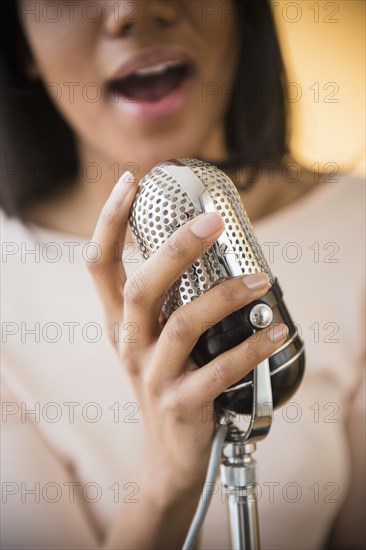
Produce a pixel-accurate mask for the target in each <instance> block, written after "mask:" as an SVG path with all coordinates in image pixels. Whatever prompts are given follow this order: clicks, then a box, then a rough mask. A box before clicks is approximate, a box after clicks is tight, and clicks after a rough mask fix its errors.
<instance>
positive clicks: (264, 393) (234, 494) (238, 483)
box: [219, 359, 273, 550]
mask: <svg viewBox="0 0 366 550" xmlns="http://www.w3.org/2000/svg"><path fill="white" fill-rule="evenodd" d="M233 417H234V413H232V412H231V411H223V412H222V415H221V417H220V419H219V422H220V423H221V424H227V426H228V431H227V435H226V439H225V442H224V444H223V450H222V459H223V461H222V464H221V466H220V472H221V479H222V483H223V485H224V488H225V493H226V494H227V495H228V506H229V521H230V533H231V548H232V549H233V550H259V549H260V538H259V520H258V509H257V484H258V470H257V461H256V460H254V458H253V457H252V454H253V453H254V451H255V450H256V442H257V441H259V440H261V439H263V438H264V437H266V435H267V434H268V432H269V430H270V427H271V424H272V420H273V400H272V387H271V379H270V371H269V360H268V359H266V360H265V361H262V363H260V364H259V365H258V366H257V367H256V368H255V369H254V371H253V408H252V415H251V419H250V425H249V428H248V429H247V431H246V432H245V433H244V432H242V431H241V430H239V429H238V428H237V427H236V426H235V425H234V423H233Z"/></svg>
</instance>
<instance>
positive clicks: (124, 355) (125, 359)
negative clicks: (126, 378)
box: [119, 346, 141, 378]
mask: <svg viewBox="0 0 366 550" xmlns="http://www.w3.org/2000/svg"><path fill="white" fill-rule="evenodd" d="M119 357H120V361H121V363H122V365H123V368H124V369H125V370H126V371H127V372H128V374H129V375H130V377H131V378H138V377H139V376H140V372H141V367H140V365H139V363H138V362H137V361H136V360H135V359H134V358H133V357H132V356H131V354H130V353H129V351H128V347H127V346H123V347H122V348H121V349H120V352H119Z"/></svg>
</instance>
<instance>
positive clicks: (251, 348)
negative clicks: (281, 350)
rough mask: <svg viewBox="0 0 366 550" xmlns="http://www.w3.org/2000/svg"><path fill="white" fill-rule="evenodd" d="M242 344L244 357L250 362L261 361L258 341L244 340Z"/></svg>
mask: <svg viewBox="0 0 366 550" xmlns="http://www.w3.org/2000/svg"><path fill="white" fill-rule="evenodd" d="M243 346H244V352H245V357H246V359H247V360H248V361H249V362H250V363H251V364H257V363H260V362H261V361H262V356H263V353H261V351H260V349H259V347H258V342H252V341H251V340H246V341H245V342H244V344H243Z"/></svg>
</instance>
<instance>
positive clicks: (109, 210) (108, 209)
mask: <svg viewBox="0 0 366 550" xmlns="http://www.w3.org/2000/svg"><path fill="white" fill-rule="evenodd" d="M117 215H118V210H117V209H116V208H115V207H112V206H111V205H110V204H108V203H106V204H105V205H104V206H103V208H102V211H101V213H100V221H101V222H102V224H103V225H107V226H109V225H113V224H114V222H115V221H116V218H117Z"/></svg>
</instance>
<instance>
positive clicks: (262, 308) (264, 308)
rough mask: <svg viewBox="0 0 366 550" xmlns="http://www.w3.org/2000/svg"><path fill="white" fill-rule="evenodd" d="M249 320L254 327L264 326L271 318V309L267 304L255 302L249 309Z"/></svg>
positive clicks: (269, 322)
mask: <svg viewBox="0 0 366 550" xmlns="http://www.w3.org/2000/svg"><path fill="white" fill-rule="evenodd" d="M249 320H250V322H251V323H252V325H253V327H255V328H266V327H268V326H269V325H270V324H271V323H272V320H273V313H272V309H271V308H270V307H269V305H267V304H256V305H255V306H254V307H253V308H252V309H251V311H250V314H249Z"/></svg>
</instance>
